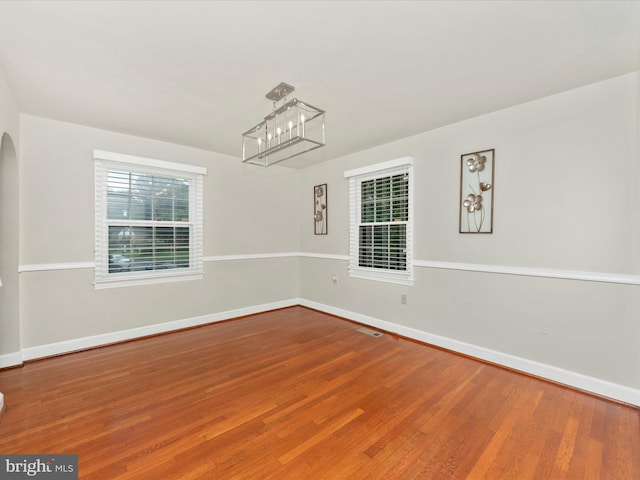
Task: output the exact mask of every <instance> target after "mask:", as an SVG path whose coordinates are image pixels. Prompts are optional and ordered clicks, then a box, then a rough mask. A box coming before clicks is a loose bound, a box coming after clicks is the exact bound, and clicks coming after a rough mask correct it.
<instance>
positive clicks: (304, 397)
mask: <svg viewBox="0 0 640 480" xmlns="http://www.w3.org/2000/svg"><path fill="white" fill-rule="evenodd" d="M357 328H358V325H355V324H353V323H350V322H347V321H345V320H341V319H338V318H335V317H332V316H329V315H326V314H323V313H320V312H316V311H313V310H309V309H305V308H302V307H293V308H288V309H283V310H277V311H273V312H267V313H264V314H259V315H255V316H251V317H246V318H242V319H237V320H233V321H230V322H224V323H219V324H214V325H209V326H205V327H201V328H197V329H192V330H186V331H182V332H176V333H172V334H168V335H161V336H157V337H151V338H147V339H142V340H138V341H134V342H129V343H123V344H119V345H114V346H109V347H104V348H99V349H95V350H90V351H85V352H79V353H74V354H70V355H65V356H61V357H56V358H51V359H46V360H41V361H37V362H31V363H27V364H26V365H25V366H24V367H22V368H15V369H9V370H5V371H0V391H2V392H3V393H4V394H5V401H6V404H7V409H6V411H5V413H4V416H3V418H2V420H1V421H0V453H5V454H7V453H25V454H26V453H47V454H50V453H57V454H61V453H75V454H78V456H79V472H80V478H81V479H86V480H89V479H135V480H147V479H163V480H165V479H169V480H171V479H225V480H227V479H233V480H235V479H238V480H240V479H252V480H253V479H273V480H275V479H277V480H283V479H293V480H298V479H300V480H315V479H338V480H342V479H349V480H351V479H354V480H357V479H363V480H364V479H367V480H374V479H379V480H381V479H387V480H390V479H393V480H395V479H440V478H452V479H484V478H486V479H517V480H525V479H536V480H538V479H553V480H555V479H612V480H625V479H629V480H637V479H640V415H639V410H638V409H635V408H633V407H630V406H625V405H622V404H618V403H614V402H609V401H607V400H604V399H601V398H597V397H594V396H590V395H588V394H584V393H581V392H578V391H574V390H572V389H568V388H564V387H562V386H559V385H554V384H552V383H548V382H545V381H542V380H538V379H535V378H531V377H528V376H525V375H520V374H518V373H515V372H511V371H508V370H505V369H502V368H499V367H496V366H492V365H488V364H485V363H481V362H477V361H475V360H472V359H469V358H465V357H462V356H459V355H455V354H452V353H450V352H446V351H443V350H439V349H436V348H432V347H429V346H426V345H421V344H419V343H416V342H412V341H409V340H406V339H401V338H396V337H394V336H392V335H389V334H385V335H383V336H382V337H377V338H376V337H372V336H369V335H365V334H363V333H360V332H357Z"/></svg>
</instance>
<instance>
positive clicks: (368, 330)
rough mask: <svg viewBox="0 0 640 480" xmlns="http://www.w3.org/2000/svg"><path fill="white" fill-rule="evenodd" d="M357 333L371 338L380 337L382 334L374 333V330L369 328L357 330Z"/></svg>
mask: <svg viewBox="0 0 640 480" xmlns="http://www.w3.org/2000/svg"><path fill="white" fill-rule="evenodd" d="M358 331H359V332H360V333H366V334H367V335H371V336H372V337H381V336H382V333H380V332H376V331H375V330H371V329H369V328H364V327H362V328H359V329H358Z"/></svg>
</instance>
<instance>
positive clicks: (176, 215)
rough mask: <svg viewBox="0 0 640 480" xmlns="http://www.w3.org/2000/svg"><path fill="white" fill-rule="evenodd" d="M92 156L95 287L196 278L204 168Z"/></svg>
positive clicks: (199, 259)
mask: <svg viewBox="0 0 640 480" xmlns="http://www.w3.org/2000/svg"><path fill="white" fill-rule="evenodd" d="M94 159H95V167H96V168H95V172H96V176H95V183H96V184H95V192H96V194H95V200H96V248H95V257H96V258H95V282H96V287H97V288H99V287H100V286H121V285H128V284H132V283H134V284H140V283H155V282H160V281H169V280H170V281H175V280H187V279H193V278H201V277H202V273H203V253H202V249H203V245H202V244H203V224H202V223H203V175H204V174H205V173H206V169H204V168H202V167H195V166H190V165H183V164H179V163H172V162H164V161H160V160H154V159H148V158H142V157H134V156H130V155H122V154H117V153H111V152H104V151H100V150H96V151H94Z"/></svg>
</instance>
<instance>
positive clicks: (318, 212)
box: [313, 183, 328, 235]
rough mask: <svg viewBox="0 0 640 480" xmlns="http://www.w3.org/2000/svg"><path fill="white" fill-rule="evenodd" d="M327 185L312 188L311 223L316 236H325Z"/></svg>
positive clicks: (326, 224) (326, 225)
mask: <svg viewBox="0 0 640 480" xmlns="http://www.w3.org/2000/svg"><path fill="white" fill-rule="evenodd" d="M327 214H328V210H327V184H326V183H323V184H322V185H316V186H315V187H313V221H314V230H313V233H315V234H316V235H326V234H327V227H328V223H327Z"/></svg>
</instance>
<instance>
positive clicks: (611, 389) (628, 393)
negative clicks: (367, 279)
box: [0, 298, 640, 406]
mask: <svg viewBox="0 0 640 480" xmlns="http://www.w3.org/2000/svg"><path fill="white" fill-rule="evenodd" d="M294 305H302V306H304V307H309V308H313V309H315V310H319V311H322V312H326V313H329V314H332V315H336V316H339V317H343V318H346V319H348V320H353V321H355V322H359V323H362V324H365V325H370V326H372V327H377V328H380V329H382V330H385V331H388V332H391V333H397V334H399V335H402V336H405V337H408V338H412V339H415V340H418V341H421V342H424V343H428V344H431V345H435V346H438V347H442V348H445V349H447V350H451V351H454V352H458V353H462V354H464V355H469V356H471V357H475V358H478V359H481V360H485V361H488V362H491V363H495V364H498V365H503V366H505V367H508V368H512V369H514V370H518V371H521V372H525V373H528V374H531V375H535V376H538V377H542V378H546V379H549V380H552V381H554V382H558V383H561V384H563V385H568V386H571V387H574V388H578V389H580V390H584V391H587V392H592V393H595V394H597V395H601V396H604V397H608V398H612V399H615V400H618V401H621V402H624V403H628V404H631V405H636V406H640V390H637V389H633V388H630V387H626V386H624V385H619V384H616V383H611V382H608V381H606V380H601V379H599V378H595V377H590V376H587V375H583V374H581V373H577V372H573V371H569V370H564V369H561V368H558V367H554V366H551V365H547V364H543V363H539V362H535V361H533V360H528V359H526V358H522V357H516V356H513V355H509V354H506V353H502V352H498V351H496V350H491V349H488V348H484V347H479V346H476V345H472V344H469V343H465V342H461V341H458V340H454V339H451V338H447V337H442V336H439V335H434V334H432V333H428V332H424V331H422V330H417V329H414V328H410V327H405V326H402V325H398V324H396V323H393V322H389V321H386V320H381V319H378V318H374V317H370V316H368V315H362V314H360V313H355V312H351V311H349V310H344V309H341V308H337V307H332V306H330V305H325V304H322V303H318V302H314V301H311V300H307V299H304V298H291V299H288V300H282V301H279V302H273V303H266V304H262V305H255V306H251V307H245V308H239V309H236V310H227V311H225V312H219V313H213V314H209V315H202V316H199V317H192V318H186V319H182V320H176V321H172V322H166V323H160V324H155V325H147V326H144V327H139V328H132V329H128V330H121V331H117V332H111V333H106V334H102V335H94V336H91V337H84V338H77V339H72V340H66V341H63V342H57V343H50V344H46V345H39V346H36V347H29V348H25V349H23V350H22V352H16V353H11V354H5V355H0V368H2V367H9V366H15V365H20V364H21V363H22V362H23V360H34V359H37V358H43V357H48V356H53V355H60V354H65V353H71V352H74V351H78V350H85V349H88V348H93V347H99V346H102V345H108V344H111V343H117V342H122V341H125V340H133V339H135V338H140V337H145V336H148V335H154V334H158V333H165V332H171V331H174V330H179V329H183V328H189V327H195V326H198V325H205V324H207V323H214V322H219V321H223V320H229V319H232V318H236V317H241V316H244V315H252V314H256V313H261V312H266V311H269V310H275V309H278V308H285V307H291V306H294Z"/></svg>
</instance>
